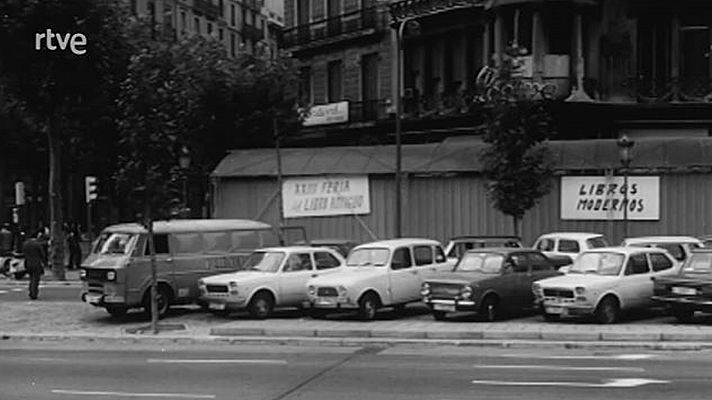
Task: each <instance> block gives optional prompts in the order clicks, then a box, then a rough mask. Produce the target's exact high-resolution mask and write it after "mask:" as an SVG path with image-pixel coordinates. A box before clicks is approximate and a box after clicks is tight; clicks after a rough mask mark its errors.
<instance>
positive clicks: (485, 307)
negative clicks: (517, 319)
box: [480, 295, 502, 322]
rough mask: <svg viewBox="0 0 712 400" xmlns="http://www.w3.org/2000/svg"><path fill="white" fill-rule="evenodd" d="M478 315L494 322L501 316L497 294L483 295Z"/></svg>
mask: <svg viewBox="0 0 712 400" xmlns="http://www.w3.org/2000/svg"><path fill="white" fill-rule="evenodd" d="M480 316H481V317H482V319H483V320H485V321H486V322H495V321H498V320H499V319H501V318H502V310H501V307H500V301H499V298H498V297H497V296H494V295H489V296H487V297H485V300H484V301H483V302H482V307H481V308H480Z"/></svg>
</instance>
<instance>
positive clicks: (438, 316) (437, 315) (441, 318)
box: [433, 311, 447, 321]
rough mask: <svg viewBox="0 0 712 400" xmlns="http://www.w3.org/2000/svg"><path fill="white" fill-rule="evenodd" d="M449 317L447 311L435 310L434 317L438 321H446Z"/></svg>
mask: <svg viewBox="0 0 712 400" xmlns="http://www.w3.org/2000/svg"><path fill="white" fill-rule="evenodd" d="M446 317H447V312H445V311H433V319H434V320H436V321H445V318H446Z"/></svg>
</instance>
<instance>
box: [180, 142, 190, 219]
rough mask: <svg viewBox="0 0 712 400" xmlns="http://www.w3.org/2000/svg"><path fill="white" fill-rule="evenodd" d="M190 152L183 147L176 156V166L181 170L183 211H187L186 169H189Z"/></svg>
mask: <svg viewBox="0 0 712 400" xmlns="http://www.w3.org/2000/svg"><path fill="white" fill-rule="evenodd" d="M190 161H191V159H190V150H188V147H186V146H183V147H181V149H180V155H179V156H178V166H180V169H181V170H183V204H184V208H183V210H185V211H187V210H189V208H188V168H190Z"/></svg>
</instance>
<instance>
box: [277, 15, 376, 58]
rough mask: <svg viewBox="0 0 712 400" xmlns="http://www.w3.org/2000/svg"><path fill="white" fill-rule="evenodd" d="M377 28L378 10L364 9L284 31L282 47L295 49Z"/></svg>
mask: <svg viewBox="0 0 712 400" xmlns="http://www.w3.org/2000/svg"><path fill="white" fill-rule="evenodd" d="M377 28H378V9H377V8H376V7H371V8H364V9H361V10H358V11H355V12H350V13H346V14H342V15H339V16H336V17H331V18H326V19H322V20H319V21H315V22H312V23H310V24H307V25H299V26H296V27H293V28H289V29H286V30H285V31H284V46H285V47H287V48H289V47H296V46H302V45H306V44H309V43H312V42H315V41H318V40H324V39H331V38H336V37H340V36H343V35H348V34H354V33H359V32H363V31H367V30H369V29H374V30H375V29H377Z"/></svg>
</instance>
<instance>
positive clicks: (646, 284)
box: [618, 252, 653, 308]
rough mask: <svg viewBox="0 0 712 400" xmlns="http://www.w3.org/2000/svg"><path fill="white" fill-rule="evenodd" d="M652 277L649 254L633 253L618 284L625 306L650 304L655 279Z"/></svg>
mask: <svg viewBox="0 0 712 400" xmlns="http://www.w3.org/2000/svg"><path fill="white" fill-rule="evenodd" d="M650 278H651V271H650V265H649V264H648V257H647V254H646V253H645V252H640V253H635V254H631V255H630V256H629V257H628V261H627V262H626V265H625V269H624V270H623V276H622V277H621V278H620V282H619V284H618V288H619V292H620V295H621V297H622V300H623V306H624V307H626V308H632V307H642V306H645V305H646V304H648V301H649V300H650V296H652V295H653V281H652V280H651V279H650Z"/></svg>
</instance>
